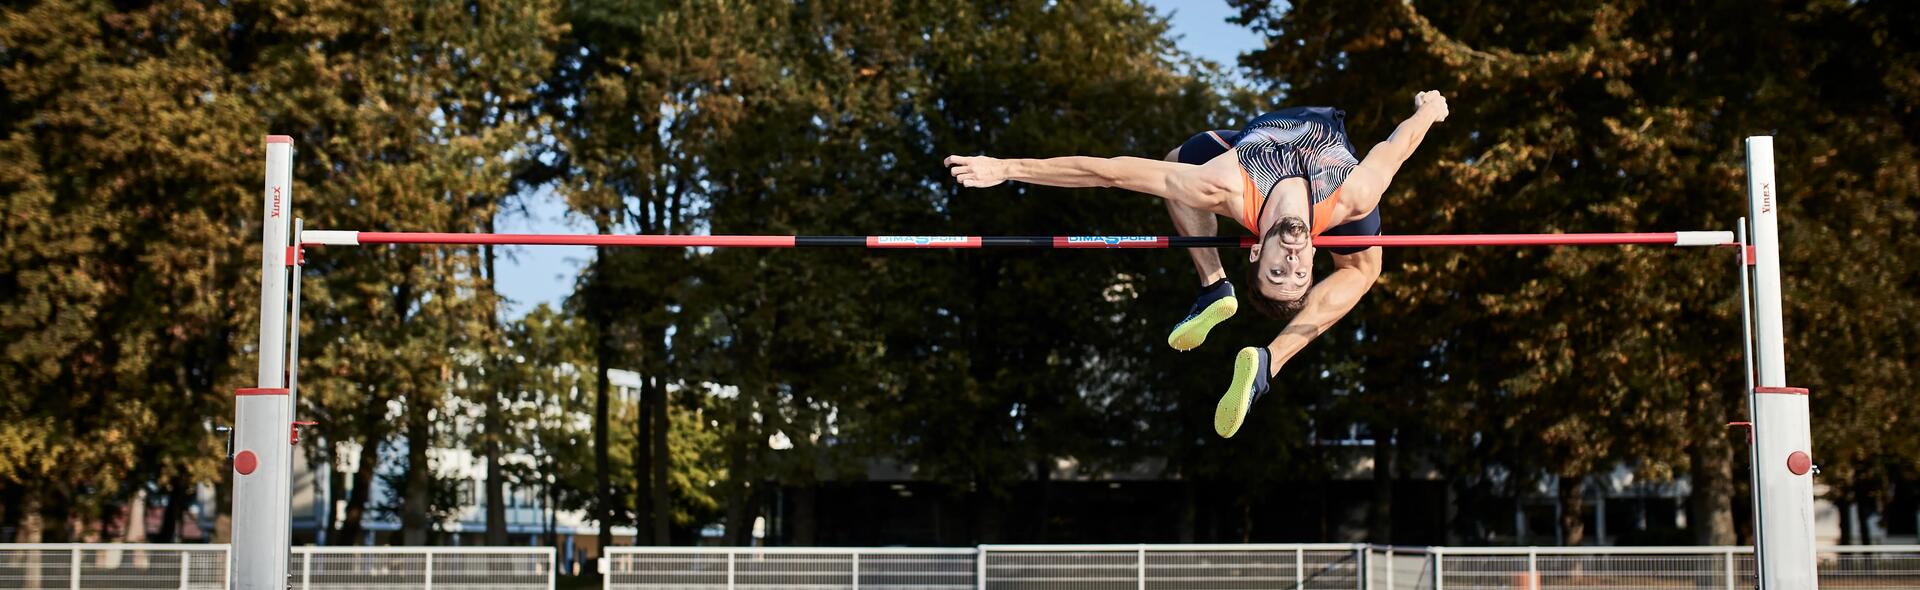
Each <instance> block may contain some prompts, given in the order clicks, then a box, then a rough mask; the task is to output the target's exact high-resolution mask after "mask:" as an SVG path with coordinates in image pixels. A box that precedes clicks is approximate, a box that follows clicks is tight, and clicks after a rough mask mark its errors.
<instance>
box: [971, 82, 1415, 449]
mask: <svg viewBox="0 0 1920 590" xmlns="http://www.w3.org/2000/svg"><path fill="white" fill-rule="evenodd" d="M1413 104H1414V113H1413V116H1410V117H1407V119H1406V120H1405V121H1403V122H1401V123H1400V126H1399V127H1397V128H1395V129H1394V131H1393V135H1392V136H1389V137H1388V138H1387V140H1386V141H1383V142H1380V143H1379V144H1377V145H1375V146H1373V150H1371V151H1369V152H1367V157H1366V159H1364V160H1362V159H1359V158H1356V157H1355V156H1354V151H1353V144H1352V143H1350V142H1348V141H1347V130H1346V122H1345V117H1346V115H1345V113H1343V112H1341V111H1339V110H1336V109H1332V108H1327V107H1295V108H1289V109H1283V110H1280V111H1275V112H1272V113H1267V114H1264V115H1261V116H1259V117H1257V118H1255V119H1254V120H1253V121H1251V122H1249V123H1247V126H1246V128H1245V129H1242V130H1241V131H1239V132H1237V133H1236V132H1233V131H1207V132H1203V133H1200V134H1197V135H1194V136H1193V138H1191V139H1188V140H1187V141H1186V143H1184V144H1181V146H1180V147H1178V148H1175V149H1174V150H1173V151H1172V152H1171V153H1168V154H1167V158H1166V161H1159V160H1149V159H1146V158H1134V157H1127V156H1121V157H1117V158H1097V157H1082V156H1068V157H1061V158H1044V159H1005V160H1003V159H998V158H990V157H987V156H948V157H947V159H946V165H947V166H948V170H949V172H951V173H952V174H953V178H954V180H957V181H959V182H960V184H961V185H962V186H969V187H989V186H994V185H997V184H1000V183H1002V182H1005V181H1008V180H1015V181H1020V182H1026V183H1031V184H1039V185H1046V186H1059V187H1115V188H1122V189H1126V190H1130V191H1135V192H1141V193H1147V194H1150V195H1153V196H1156V197H1160V198H1163V199H1166V200H1167V211H1168V213H1170V214H1171V215H1172V216H1173V224H1174V226H1175V227H1176V228H1178V229H1179V231H1180V235H1183V236H1212V235H1214V234H1215V232H1216V230H1217V229H1218V225H1217V221H1216V220H1215V219H1214V216H1215V215H1220V216H1224V217H1226V218H1228V219H1232V220H1234V221H1237V222H1239V223H1240V224H1241V225H1242V226H1245V227H1246V228H1247V229H1248V230H1249V231H1252V232H1253V234H1254V235H1256V236H1259V237H1260V239H1259V241H1257V242H1255V243H1254V245H1253V249H1252V251H1251V252H1250V253H1249V255H1248V257H1247V261H1248V262H1249V263H1250V265H1249V266H1248V272H1247V282H1248V283H1250V284H1252V285H1253V291H1252V293H1251V294H1250V295H1249V299H1248V301H1249V303H1250V304H1251V305H1253V308H1254V309H1256V310H1259V311H1260V312H1261V313H1263V314H1265V315H1267V316H1270V317H1273V318H1275V319H1280V320H1283V321H1286V322H1287V325H1286V327H1285V328H1283V329H1282V330H1281V331H1280V335H1279V336H1276V337H1274V339H1273V342H1272V343H1270V344H1268V345H1267V346H1264V347H1247V348H1243V349H1241V350H1240V353H1239V355H1238V356H1237V357H1236V358H1235V361H1234V366H1233V382H1232V384H1231V385H1229V386H1228V388H1227V393H1226V395H1223V396H1221V398H1220V403H1219V405H1218V406H1217V407H1216V408H1215V410H1214V418H1213V427H1214V430H1215V431H1217V432H1219V433H1220V436H1225V437H1231V436H1233V435H1234V433H1235V432H1238V431H1239V430H1240V424H1241V422H1242V421H1244V420H1245V419H1246V416H1247V409H1248V408H1250V407H1252V405H1253V402H1254V401H1255V400H1258V399H1259V398H1260V397H1261V396H1263V395H1266V393H1267V390H1268V386H1267V379H1268V378H1270V377H1272V376H1274V375H1277V374H1279V370H1280V367H1281V366H1282V365H1285V364H1286V362H1287V360H1289V359H1291V358H1293V355H1295V354H1297V353H1299V352H1300V350H1301V349H1302V348H1305V347H1306V345H1307V343H1308V342H1311V341H1312V340H1313V339H1314V338H1316V337H1318V336H1319V335H1320V334H1322V333H1325V332H1326V331H1327V328H1330V327H1332V326H1333V323H1334V322H1336V321H1339V319H1340V318H1341V317H1343V316H1345V315H1347V312H1348V311H1351V310H1352V309H1353V306H1354V305H1355V304H1357V303H1359V302H1360V297H1361V296H1363V295H1366V293H1367V290H1368V289H1369V288H1371V287H1372V286H1373V282H1374V281H1375V280H1376V279H1378V278H1379V277H1380V248H1379V247H1372V248H1353V249H1339V248H1329V249H1328V250H1329V254H1330V255H1331V256H1332V258H1333V269H1334V270H1333V272H1332V273H1330V274H1328V275H1327V277H1326V278H1325V279H1322V280H1321V281H1320V282H1319V284H1314V282H1313V254H1314V247H1313V237H1315V236H1319V235H1322V234H1325V235H1378V234H1379V233H1380V211H1379V204H1380V195H1381V194H1382V193H1384V192H1386V190H1387V185H1388V184H1390V183H1392V181H1393V174H1394V172H1396V171H1398V170H1399V169H1400V165H1401V164H1402V163H1404V162H1406V161H1407V157H1408V156H1411V155H1412V154H1413V150H1414V148H1417V147H1419V146H1420V141H1421V139H1423V138H1425V137H1426V134H1427V129H1428V128H1430V127H1432V126H1433V124H1434V123H1437V122H1440V121H1444V120H1446V118H1447V99H1446V98H1445V97H1443V96H1441V95H1440V93H1439V92H1438V91H1433V90H1429V91H1426V92H1421V93H1419V94H1416V95H1414V97H1413ZM1189 252H1190V254H1191V255H1192V256H1193V265H1194V269H1195V270H1197V271H1198V272H1199V274H1200V284H1201V285H1203V287H1202V288H1201V290H1200V297H1199V300H1198V301H1195V302H1194V304H1193V309H1192V310H1191V312H1190V313H1189V314H1188V315H1187V317H1186V319H1184V320H1181V321H1180V323H1179V324H1178V325H1176V326H1174V328H1173V332H1172V333H1171V334H1169V335H1168V336H1167V344H1168V345H1170V346H1172V347H1173V348H1175V349H1177V350H1183V351H1184V350H1193V349H1194V348H1196V347H1198V346H1200V344H1201V343H1202V342H1204V341H1205V340H1206V338H1207V332H1208V331H1209V330H1212V329H1213V327H1214V326H1216V325H1218V324H1219V323H1220V322H1223V321H1226V319H1227V318H1230V317H1233V314H1234V313H1235V312H1236V311H1238V310H1239V306H1240V304H1239V301H1238V299H1236V298H1235V297H1234V291H1233V284H1232V283H1229V282H1228V281H1227V273H1226V271H1225V270H1223V269H1222V268H1221V266H1220V253H1219V252H1218V251H1216V250H1214V249H1212V248H1196V249H1193V250H1189Z"/></svg>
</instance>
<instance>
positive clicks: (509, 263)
mask: <svg viewBox="0 0 1920 590" xmlns="http://www.w3.org/2000/svg"><path fill="white" fill-rule="evenodd" d="M1146 3H1147V4H1149V5H1152V6H1154V7H1155V8H1158V9H1159V10H1160V12H1161V13H1162V14H1169V13H1170V14H1171V15H1172V20H1173V34H1174V36H1175V37H1177V38H1178V39H1179V41H1178V42H1179V45H1180V48H1181V49H1184V50H1186V51H1188V52H1190V53H1193V54H1195V55H1198V56H1200V57H1203V58H1206V59H1209V60H1212V61H1214V62H1217V63H1220V64H1223V65H1227V66H1229V67H1231V66H1232V64H1233V63H1234V61H1235V60H1236V58H1238V57H1239V55H1240V53H1242V52H1245V51H1247V50H1250V49H1254V48H1257V47H1259V46H1260V42H1261V41H1260V37H1259V36H1257V35H1254V34H1253V33H1251V32H1248V31H1247V30H1246V29H1244V28H1241V27H1239V26H1237V25H1233V24H1230V23H1228V22H1227V17H1230V16H1232V15H1233V10H1232V9H1231V8H1228V7H1227V3H1226V0H1184V1H1183V0H1146ZM526 204H527V209H528V210H527V211H526V212H525V214H522V213H519V212H507V213H502V214H501V215H500V217H499V218H498V219H497V220H496V228H495V231H498V232H501V233H591V232H593V228H592V227H591V226H590V225H588V224H586V223H584V222H582V221H579V220H568V219H567V215H566V205H565V204H564V203H562V202H561V201H560V199H559V198H558V197H557V196H555V195H554V194H553V193H551V192H547V191H542V192H540V193H537V194H534V195H530V196H528V197H527V199H526ZM886 229H887V228H873V233H885V231H886ZM956 233H964V232H956ZM503 253H504V255H503V257H502V259H501V261H500V276H499V280H498V286H499V289H500V294H501V295H503V296H505V297H506V298H507V299H508V301H510V302H511V305H510V306H509V307H508V310H507V315H508V316H510V317H519V316H521V315H523V314H525V313H526V312H527V311H529V310H531V309H533V308H534V307H535V306H538V305H539V304H541V303H547V304H550V305H554V306H558V305H560V302H561V301H562V300H564V299H566V297H567V296H568V295H570V294H572V293H573V282H574V278H575V277H577V276H579V274H580V269H581V267H583V266H585V265H586V264H587V262H588V261H590V260H592V259H593V248H587V247H574V246H532V247H529V246H517V247H512V248H507V249H505V250H504V251H503Z"/></svg>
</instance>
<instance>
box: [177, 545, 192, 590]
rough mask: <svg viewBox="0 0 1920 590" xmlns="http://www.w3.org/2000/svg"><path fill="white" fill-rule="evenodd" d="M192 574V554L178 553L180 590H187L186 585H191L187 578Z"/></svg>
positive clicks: (190, 552) (188, 552)
mask: <svg viewBox="0 0 1920 590" xmlns="http://www.w3.org/2000/svg"><path fill="white" fill-rule="evenodd" d="M192 572H193V552H192V551H184V550H183V551H181V552H180V590H187V585H188V584H190V583H192V582H191V581H190V577H189V576H190V574H191V573H192Z"/></svg>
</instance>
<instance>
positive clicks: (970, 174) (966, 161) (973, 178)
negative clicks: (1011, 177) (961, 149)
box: [946, 156, 1007, 188]
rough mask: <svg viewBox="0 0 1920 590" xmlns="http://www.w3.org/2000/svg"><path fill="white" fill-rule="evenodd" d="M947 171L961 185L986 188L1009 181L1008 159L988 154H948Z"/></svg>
mask: <svg viewBox="0 0 1920 590" xmlns="http://www.w3.org/2000/svg"><path fill="white" fill-rule="evenodd" d="M946 164H947V172H948V173H951V174H953V179H954V180H957V181H959V182H960V186H965V187H972V188H986V187H989V186H993V185H996V184H1000V183H1002V182H1006V181H1007V161H1006V160H1002V159H999V158H989V157H987V156H947V160H946Z"/></svg>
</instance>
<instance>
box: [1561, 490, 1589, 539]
mask: <svg viewBox="0 0 1920 590" xmlns="http://www.w3.org/2000/svg"><path fill="white" fill-rule="evenodd" d="M1585 484H1586V482H1585V481H1582V480H1580V479H1578V478H1574V477H1566V476H1562V477H1561V478H1560V486H1559V487H1560V531H1561V534H1562V537H1561V538H1560V543H1561V544H1562V545H1563V546H1566V547H1574V546H1578V545H1579V544H1580V543H1582V542H1585V541H1586V540H1587V496H1586V494H1585V493H1584V492H1585V491H1586V487H1587V486H1586V485H1585Z"/></svg>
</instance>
